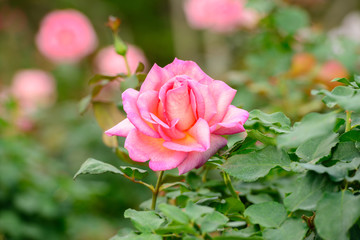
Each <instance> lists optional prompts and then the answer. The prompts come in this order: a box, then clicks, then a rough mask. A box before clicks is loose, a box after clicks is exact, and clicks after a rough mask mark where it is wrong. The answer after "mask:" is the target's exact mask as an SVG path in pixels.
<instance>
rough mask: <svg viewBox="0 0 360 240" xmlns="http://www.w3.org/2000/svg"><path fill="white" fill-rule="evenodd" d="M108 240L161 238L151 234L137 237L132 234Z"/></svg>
mask: <svg viewBox="0 0 360 240" xmlns="http://www.w3.org/2000/svg"><path fill="white" fill-rule="evenodd" d="M109 240H162V237H161V236H159V235H155V234H152V233H141V234H139V235H137V234H136V233H134V232H131V233H129V234H127V235H126V236H118V235H116V236H114V237H112V238H110V239H109Z"/></svg>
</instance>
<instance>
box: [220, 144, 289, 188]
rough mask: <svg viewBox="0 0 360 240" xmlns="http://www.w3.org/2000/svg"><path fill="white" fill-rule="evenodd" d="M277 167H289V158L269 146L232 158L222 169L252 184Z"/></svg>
mask: <svg viewBox="0 0 360 240" xmlns="http://www.w3.org/2000/svg"><path fill="white" fill-rule="evenodd" d="M276 166H280V167H289V166H290V159H289V156H288V155H287V154H286V153H284V152H283V151H281V150H278V149H276V147H272V146H269V147H266V148H264V149H262V150H260V151H257V152H252V153H249V154H243V155H235V156H232V157H231V158H229V159H228V160H227V161H226V162H225V163H224V164H223V165H222V166H221V168H222V169H223V170H224V171H226V172H227V173H228V174H230V175H231V176H233V177H236V178H238V179H240V180H243V181H246V182H252V181H255V180H257V179H258V178H260V177H264V176H266V175H267V174H268V173H269V171H270V170H271V169H272V168H274V167H276Z"/></svg>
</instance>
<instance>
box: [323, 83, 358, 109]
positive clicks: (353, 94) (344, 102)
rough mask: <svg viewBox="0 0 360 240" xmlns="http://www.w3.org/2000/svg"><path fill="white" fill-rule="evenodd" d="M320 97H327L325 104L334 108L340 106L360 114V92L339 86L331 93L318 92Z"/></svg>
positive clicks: (324, 100) (324, 99) (325, 91)
mask: <svg viewBox="0 0 360 240" xmlns="http://www.w3.org/2000/svg"><path fill="white" fill-rule="evenodd" d="M316 94H318V95H325V97H324V98H323V102H324V103H325V104H326V105H327V106H328V107H329V108H333V107H334V106H336V105H338V106H340V107H341V108H342V109H344V110H348V111H354V112H360V104H359V102H360V90H359V89H353V88H350V87H345V86H338V87H336V88H334V89H333V90H332V91H331V92H329V91H327V90H321V91H317V92H316Z"/></svg>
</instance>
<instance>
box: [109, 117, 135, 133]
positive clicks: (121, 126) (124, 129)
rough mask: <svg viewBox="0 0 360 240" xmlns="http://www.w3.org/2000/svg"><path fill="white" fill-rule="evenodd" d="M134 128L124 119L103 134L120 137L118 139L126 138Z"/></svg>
mask: <svg viewBox="0 0 360 240" xmlns="http://www.w3.org/2000/svg"><path fill="white" fill-rule="evenodd" d="M134 128H135V127H134V125H133V124H132V123H131V122H130V121H129V119H127V118H126V119H124V120H122V121H121V122H120V123H118V124H117V125H115V126H114V127H112V128H110V129H109V130H107V131H106V132H105V134H107V135H108V136H115V135H116V136H120V137H127V135H128V134H129V132H130V131H131V130H133V129H134Z"/></svg>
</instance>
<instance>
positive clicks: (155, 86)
mask: <svg viewBox="0 0 360 240" xmlns="http://www.w3.org/2000/svg"><path fill="white" fill-rule="evenodd" d="M172 76H173V75H171V74H170V73H169V72H168V71H167V70H166V69H164V68H161V67H159V66H158V65H156V64H154V66H153V67H152V68H151V69H150V71H149V73H148V75H147V76H146V79H145V81H144V83H143V84H142V85H141V88H140V92H145V91H150V90H155V91H159V90H160V88H161V87H162V86H163V85H164V83H165V82H167V80H169V79H170V78H171V77H172Z"/></svg>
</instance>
